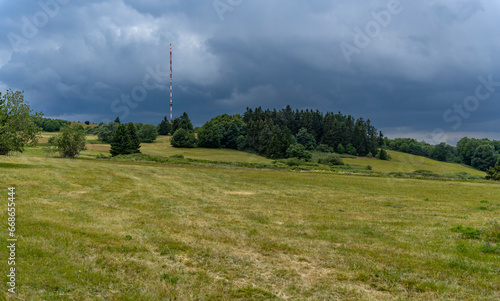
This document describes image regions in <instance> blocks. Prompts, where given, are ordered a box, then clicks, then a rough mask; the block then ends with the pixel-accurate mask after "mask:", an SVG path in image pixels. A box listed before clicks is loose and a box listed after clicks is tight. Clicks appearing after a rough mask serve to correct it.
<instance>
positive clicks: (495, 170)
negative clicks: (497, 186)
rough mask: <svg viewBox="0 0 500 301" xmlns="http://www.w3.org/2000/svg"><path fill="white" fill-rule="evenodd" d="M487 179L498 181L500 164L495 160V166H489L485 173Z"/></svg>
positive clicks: (499, 179)
mask: <svg viewBox="0 0 500 301" xmlns="http://www.w3.org/2000/svg"><path fill="white" fill-rule="evenodd" d="M486 179H487V180H493V181H500V164H499V162H497V163H496V164H495V166H493V167H490V168H489V169H488V171H487V175H486Z"/></svg>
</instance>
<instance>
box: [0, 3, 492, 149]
mask: <svg viewBox="0 0 500 301" xmlns="http://www.w3.org/2000/svg"><path fill="white" fill-rule="evenodd" d="M499 16H500V2H499V1H486V0H484V1H478V0H429V1H411V0H401V1H395V0H381V1H353V0H349V1H347V0H346V1H331V0H287V1H285V0H274V1H273V0H216V1H213V0H204V1H202V0H107V1H91V0H90V1H83V0H82V1H78V0H57V1H56V0H42V1H40V2H37V1H25V0H22V1H7V0H0V37H1V38H0V91H5V90H6V89H7V88H11V89H14V90H24V91H25V98H26V99H27V100H28V101H29V102H30V104H31V105H32V107H33V108H34V110H36V111H43V113H44V114H45V115H46V116H48V117H53V118H54V117H58V118H64V119H69V120H73V121H85V120H90V121H92V122H100V121H107V120H111V119H114V118H115V117H116V116H120V118H121V119H122V120H123V121H132V122H143V123H152V124H157V123H159V121H160V120H161V119H162V118H163V116H165V115H168V114H169V112H168V111H169V106H168V98H169V75H168V72H169V44H170V43H172V45H173V55H174V62H173V69H174V74H173V92H174V118H175V117H177V116H179V115H181V114H182V112H184V111H186V112H187V113H188V114H189V116H190V117H191V120H192V121H193V123H194V124H195V125H198V126H199V125H202V124H203V123H204V122H206V121H207V120H209V119H210V118H212V117H215V116H216V115H219V114H223V113H228V114H234V113H243V112H244V111H245V108H246V107H252V108H253V107H257V106H262V107H264V108H278V109H279V108H283V107H285V106H286V105H287V104H290V105H291V106H292V107H293V108H297V109H306V108H310V109H318V110H320V111H323V112H327V111H331V112H338V111H341V112H342V113H344V114H349V115H352V116H354V117H363V118H364V119H370V120H371V121H372V124H374V125H375V126H376V127H377V128H378V129H380V130H382V131H384V132H385V133H386V134H387V135H388V136H389V137H392V138H394V137H414V138H417V139H419V140H422V139H425V140H426V141H428V142H431V143H437V142H439V141H447V142H449V143H452V144H453V143H455V142H456V140H457V139H458V138H461V137H463V136H469V137H488V138H493V139H500V59H499V56H500V35H499V34H498V28H500V21H499V19H500V18H499Z"/></svg>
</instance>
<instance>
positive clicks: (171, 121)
mask: <svg viewBox="0 0 500 301" xmlns="http://www.w3.org/2000/svg"><path fill="white" fill-rule="evenodd" d="M172 104H173V103H172V44H170V122H172Z"/></svg>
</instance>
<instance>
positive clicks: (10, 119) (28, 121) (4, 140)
mask: <svg viewBox="0 0 500 301" xmlns="http://www.w3.org/2000/svg"><path fill="white" fill-rule="evenodd" d="M31 112H32V110H31V109H30V107H29V104H28V103H27V102H25V101H24V96H23V92H20V91H16V92H14V91H12V90H11V89H8V90H7V92H6V93H5V94H3V95H2V94H1V93H0V155H8V154H9V152H12V151H16V152H22V151H23V150H24V146H25V145H26V144H27V143H28V142H31V143H33V144H35V143H36V142H37V134H38V133H39V130H40V129H39V128H38V126H36V125H35V119H36V118H37V117H39V116H41V115H42V113H35V114H32V113H31Z"/></svg>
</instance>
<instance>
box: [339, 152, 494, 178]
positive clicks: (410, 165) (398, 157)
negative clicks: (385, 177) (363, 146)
mask: <svg viewBox="0 0 500 301" xmlns="http://www.w3.org/2000/svg"><path fill="white" fill-rule="evenodd" d="M387 153H388V154H389V155H390V156H391V157H392V159H391V160H389V161H384V160H379V159H377V158H356V159H349V158H345V159H343V161H344V163H347V164H360V165H370V166H371V167H372V168H373V170H374V171H379V172H398V171H401V172H412V171H415V170H430V171H432V172H435V173H438V174H442V173H459V172H466V173H469V174H473V175H478V176H485V175H486V174H485V173H484V172H482V171H480V170H477V169H474V168H472V167H469V166H466V165H462V164H456V163H447V162H440V161H436V160H432V159H429V158H424V157H420V156H415V155H410V154H406V153H401V152H395V151H387Z"/></svg>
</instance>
